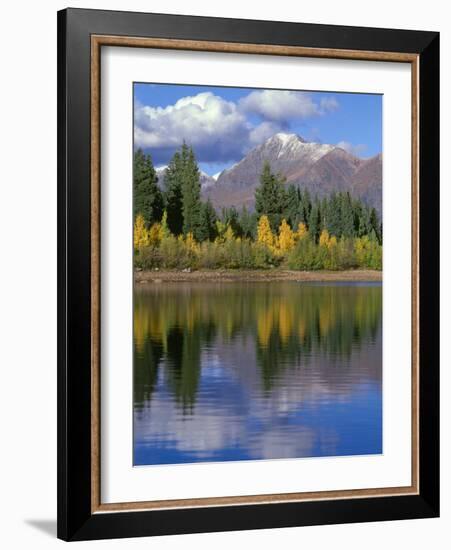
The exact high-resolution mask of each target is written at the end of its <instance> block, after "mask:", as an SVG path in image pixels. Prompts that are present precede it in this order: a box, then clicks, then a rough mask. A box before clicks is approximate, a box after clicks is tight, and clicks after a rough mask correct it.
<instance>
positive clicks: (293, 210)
mask: <svg viewBox="0 0 451 550" xmlns="http://www.w3.org/2000/svg"><path fill="white" fill-rule="evenodd" d="M300 206H301V193H300V191H299V187H297V186H296V185H293V184H291V185H290V186H289V187H288V189H287V192H286V194H285V208H284V212H283V216H284V218H285V219H286V221H287V222H288V223H289V224H290V226H291V227H292V228H295V227H297V226H298V224H299V222H300V221H303V219H301V213H300Z"/></svg>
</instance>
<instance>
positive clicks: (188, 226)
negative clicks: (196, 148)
mask: <svg viewBox="0 0 451 550" xmlns="http://www.w3.org/2000/svg"><path fill="white" fill-rule="evenodd" d="M181 160H182V166H183V177H182V212H183V234H184V235H187V234H188V233H192V234H193V235H194V237H195V238H196V239H198V237H199V235H198V233H199V227H200V212H201V201H200V174H199V168H198V166H197V162H196V159H195V157H194V152H193V150H192V148H191V147H188V146H187V145H186V143H184V144H183V145H182V152H181Z"/></svg>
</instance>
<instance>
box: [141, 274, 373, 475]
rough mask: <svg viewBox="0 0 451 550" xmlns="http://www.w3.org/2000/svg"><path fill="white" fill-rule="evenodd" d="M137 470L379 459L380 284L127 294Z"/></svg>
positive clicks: (253, 285)
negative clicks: (131, 325) (159, 466)
mask: <svg viewBox="0 0 451 550" xmlns="http://www.w3.org/2000/svg"><path fill="white" fill-rule="evenodd" d="M133 397H134V464H135V465H150V464H177V463H193V462H211V461H215V462H217V461H230V460H258V459H277V458H300V457H322V456H344V455H366V454H378V453H381V452H382V285H381V284H379V283H341V284H340V283H327V284H326V283H324V284H312V283H299V282H294V281H289V282H281V281H276V282H249V283H247V282H246V283H244V282H240V283H238V282H234V283H205V284H204V283H199V282H196V283H162V284H145V285H135V292H134V396H133Z"/></svg>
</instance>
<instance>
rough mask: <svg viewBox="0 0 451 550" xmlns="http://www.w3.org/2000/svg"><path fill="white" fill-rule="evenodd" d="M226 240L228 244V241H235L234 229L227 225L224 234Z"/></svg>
mask: <svg viewBox="0 0 451 550" xmlns="http://www.w3.org/2000/svg"><path fill="white" fill-rule="evenodd" d="M224 239H225V241H227V242H228V241H233V239H234V234H233V229H232V227H231V226H230V225H227V229H226V232H225V233H224Z"/></svg>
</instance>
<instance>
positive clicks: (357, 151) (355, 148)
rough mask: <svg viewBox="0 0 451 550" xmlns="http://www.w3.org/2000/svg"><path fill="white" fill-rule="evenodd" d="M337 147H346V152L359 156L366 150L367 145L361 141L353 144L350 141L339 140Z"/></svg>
mask: <svg viewBox="0 0 451 550" xmlns="http://www.w3.org/2000/svg"><path fill="white" fill-rule="evenodd" d="M337 147H340V149H344V150H345V151H346V152H348V153H350V154H351V155H356V156H359V155H361V154H362V153H364V152H365V150H366V145H364V144H363V143H359V144H358V145H353V144H352V143H350V142H349V141H339V142H338V143H337Z"/></svg>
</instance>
